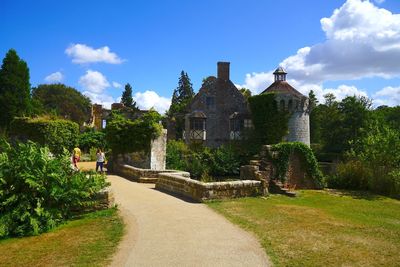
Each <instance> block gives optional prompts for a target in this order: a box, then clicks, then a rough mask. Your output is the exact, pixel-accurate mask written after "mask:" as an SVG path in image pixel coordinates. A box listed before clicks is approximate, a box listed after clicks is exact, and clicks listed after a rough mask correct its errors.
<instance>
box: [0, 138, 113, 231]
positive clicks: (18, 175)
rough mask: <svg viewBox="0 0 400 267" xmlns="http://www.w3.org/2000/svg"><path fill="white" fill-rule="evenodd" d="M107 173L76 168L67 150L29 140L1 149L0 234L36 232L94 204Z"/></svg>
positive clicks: (45, 229) (104, 184)
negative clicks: (53, 150)
mask: <svg viewBox="0 0 400 267" xmlns="http://www.w3.org/2000/svg"><path fill="white" fill-rule="evenodd" d="M106 185H107V183H106V181H105V177H104V176H99V175H96V174H94V173H89V174H86V173H81V172H73V170H72V168H71V161H70V158H69V155H68V154H63V155H61V156H59V157H54V156H52V155H51V153H50V150H49V149H48V148H47V147H40V146H39V145H37V144H35V143H33V142H28V143H26V144H24V143H17V144H16V145H15V146H14V147H11V146H8V148H6V149H2V150H1V153H0V214H1V215H0V227H1V228H0V237H6V236H25V235H37V234H39V233H42V232H46V231H48V230H50V229H52V228H54V227H55V226H56V225H58V224H60V223H62V222H63V221H64V220H65V219H67V218H69V217H71V215H72V211H73V210H76V209H77V208H82V207H85V206H87V205H89V206H90V205H91V204H93V203H91V202H90V201H91V199H92V197H93V196H94V194H96V193H97V192H98V191H99V190H100V189H102V188H104V187H105V186H106Z"/></svg>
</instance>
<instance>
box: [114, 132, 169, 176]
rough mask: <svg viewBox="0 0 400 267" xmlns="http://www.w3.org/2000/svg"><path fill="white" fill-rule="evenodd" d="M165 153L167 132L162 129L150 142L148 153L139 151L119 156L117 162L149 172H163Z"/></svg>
mask: <svg viewBox="0 0 400 267" xmlns="http://www.w3.org/2000/svg"><path fill="white" fill-rule="evenodd" d="M166 153H167V130H166V129H163V130H162V132H161V135H160V136H159V137H157V138H156V139H154V140H153V141H151V143H150V151H146V152H145V151H141V152H133V153H126V154H124V155H119V158H118V159H117V162H118V163H120V164H122V163H123V164H128V165H131V166H134V167H137V168H142V169H151V170H160V171H162V170H165V167H166Z"/></svg>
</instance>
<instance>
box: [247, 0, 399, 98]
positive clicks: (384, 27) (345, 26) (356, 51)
mask: <svg viewBox="0 0 400 267" xmlns="http://www.w3.org/2000/svg"><path fill="white" fill-rule="evenodd" d="M380 2H382V1H380ZM321 28H322V30H323V31H324V32H325V36H326V40H325V41H324V42H322V43H319V44H314V45H312V46H307V47H303V48H300V49H299V50H298V51H297V53H296V54H295V55H292V56H289V57H287V58H286V59H284V60H283V61H282V62H281V63H280V64H277V65H281V66H283V67H284V68H285V70H286V71H287V72H288V78H289V80H288V82H289V83H290V84H292V85H293V86H294V87H295V88H296V89H298V90H299V91H300V92H302V93H303V94H308V92H309V91H310V90H311V89H313V90H314V92H315V93H316V95H317V97H318V99H319V100H323V97H322V96H323V95H324V94H326V93H333V94H335V95H336V97H337V98H338V99H343V97H345V96H346V95H363V96H366V95H367V94H366V92H365V91H364V90H360V89H358V88H356V87H355V86H349V85H346V84H343V85H340V86H338V87H337V88H324V86H323V83H324V82H326V81H346V80H355V79H362V78H367V77H383V78H392V77H399V76H400V64H399V63H398V62H400V14H393V13H391V12H390V11H388V10H386V9H383V8H378V7H376V6H375V5H374V4H373V3H371V2H369V1H363V0H347V1H346V3H344V4H343V5H342V6H341V7H340V8H338V9H335V11H334V12H333V14H332V15H331V16H330V17H328V18H322V19H321ZM273 71H274V70H267V71H265V72H260V73H251V74H246V78H245V83H244V84H243V85H241V86H243V87H246V88H249V89H250V90H251V91H252V92H253V94H257V93H260V92H261V91H263V90H264V89H266V88H267V87H268V86H269V85H270V84H271V83H272V82H273V74H272V73H273ZM374 97H375V96H374ZM376 101H382V98H379V99H376ZM393 101H396V100H393ZM393 101H392V102H391V103H393Z"/></svg>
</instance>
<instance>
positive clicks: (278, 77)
mask: <svg viewBox="0 0 400 267" xmlns="http://www.w3.org/2000/svg"><path fill="white" fill-rule="evenodd" d="M286 74H287V72H286V71H285V70H284V69H283V68H282V67H281V66H279V67H278V68H277V69H276V70H275V71H274V75H275V82H277V81H286Z"/></svg>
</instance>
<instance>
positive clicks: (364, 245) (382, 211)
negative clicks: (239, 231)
mask: <svg viewBox="0 0 400 267" xmlns="http://www.w3.org/2000/svg"><path fill="white" fill-rule="evenodd" d="M208 205H209V206H210V207H212V208H213V209H215V210H217V211H218V212H220V213H221V214H223V215H224V216H226V217H227V218H228V219H229V220H231V221H232V222H234V223H236V224H238V225H240V226H241V227H243V228H244V229H246V230H249V231H251V232H253V233H255V234H256V235H257V237H258V238H259V240H260V242H261V245H262V246H263V247H264V249H265V250H266V253H267V254H268V255H269V256H270V258H271V260H272V261H273V262H274V264H275V265H276V266H400V253H399V251H400V201H398V200H394V199H390V198H385V197H381V196H376V195H372V194H368V193H360V192H358V193H357V192H348V191H332V190H331V191H312V190H304V191H300V195H299V197H296V198H289V197H285V196H282V195H272V196H270V197H268V198H244V199H235V200H229V201H216V202H209V203H208Z"/></svg>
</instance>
